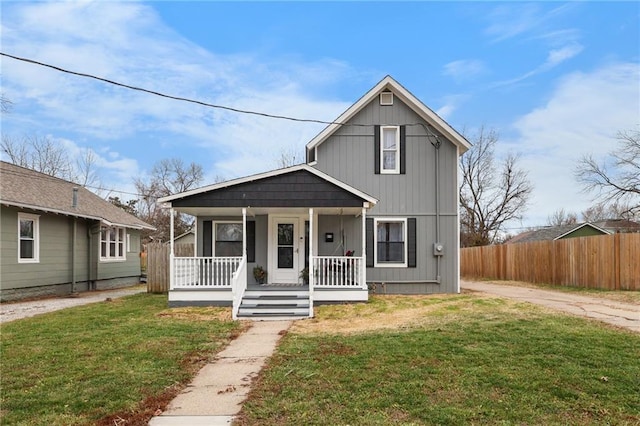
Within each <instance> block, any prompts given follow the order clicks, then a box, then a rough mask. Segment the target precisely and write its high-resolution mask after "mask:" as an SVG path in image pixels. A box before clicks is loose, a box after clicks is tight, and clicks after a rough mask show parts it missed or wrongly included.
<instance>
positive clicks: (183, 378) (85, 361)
mask: <svg viewBox="0 0 640 426" xmlns="http://www.w3.org/2000/svg"><path fill="white" fill-rule="evenodd" d="M166 304H167V298H166V295H165V296H163V295H148V294H140V295H135V296H131V297H125V298H121V299H113V300H111V301H105V302H101V303H96V304H91V305H86V306H82V307H76V308H71V309H65V310H62V311H57V312H53V313H50V314H45V315H40V316H37V317H33V318H27V319H23V320H19V321H14V322H10V323H6V324H3V325H2V341H1V343H0V345H1V346H0V350H1V352H0V354H1V356H2V363H1V366H0V377H1V385H2V395H1V402H2V404H1V408H2V410H1V411H0V414H1V417H0V423H2V424H3V425H4V424H6V425H89V424H92V425H93V424H110V425H113V424H126V425H133V424H146V422H147V421H148V418H149V417H150V416H151V415H152V414H153V412H154V411H155V410H156V409H157V408H159V407H161V406H162V405H163V404H166V402H168V401H169V400H170V399H171V398H172V397H173V396H174V395H175V394H176V393H177V392H178V391H179V390H180V389H181V388H182V387H183V386H184V384H185V383H187V382H188V381H189V379H190V378H191V377H192V376H193V375H194V374H195V372H196V371H197V370H198V369H199V367H200V366H202V364H203V362H205V361H206V360H207V359H208V358H209V357H211V356H212V355H213V354H214V353H215V352H217V351H218V350H219V349H220V348H221V347H222V346H223V345H225V344H226V343H227V342H228V341H229V340H230V339H231V338H232V337H233V336H234V335H235V334H237V333H238V332H239V328H240V327H241V325H240V324H238V323H234V322H232V321H231V320H230V318H228V317H229V316H230V315H228V309H226V310H221V309H215V308H199V309H191V310H189V309H182V310H168V309H167V308H166ZM125 421H126V423H125ZM118 422H120V423H118Z"/></svg>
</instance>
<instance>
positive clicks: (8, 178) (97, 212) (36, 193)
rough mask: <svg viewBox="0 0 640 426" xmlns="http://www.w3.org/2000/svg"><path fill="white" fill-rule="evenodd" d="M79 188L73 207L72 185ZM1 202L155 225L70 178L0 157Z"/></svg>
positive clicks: (120, 223)
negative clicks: (46, 172)
mask: <svg viewBox="0 0 640 426" xmlns="http://www.w3.org/2000/svg"><path fill="white" fill-rule="evenodd" d="M74 188H78V197H77V206H76V207H73V189H74ZM0 203H2V204H4V205H8V206H16V207H23V208H28V209H33V210H40V211H45V212H52V213H59V214H65V215H69V216H76V217H82V218H87V219H94V220H100V221H102V222H104V223H106V224H108V225H117V226H124V227H127V228H137V229H142V228H147V229H155V228H154V227H153V226H151V225H149V224H148V223H146V222H143V221H142V220H140V219H138V218H137V217H135V216H133V215H130V214H129V213H127V212H125V211H124V210H122V209H120V208H118V207H116V206H114V205H113V204H111V203H110V202H108V201H105V200H103V199H102V198H100V197H98V196H97V195H96V194H94V193H93V192H91V191H89V190H87V189H86V188H83V187H81V186H80V185H77V184H75V183H73V182H69V181H66V180H63V179H58V178H55V177H52V176H49V175H45V174H43V173H39V172H36V171H34V170H30V169H26V168H24V167H20V166H16V165H14V164H10V163H7V162H4V161H0Z"/></svg>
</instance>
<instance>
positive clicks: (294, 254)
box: [269, 217, 300, 284]
mask: <svg viewBox="0 0 640 426" xmlns="http://www.w3.org/2000/svg"><path fill="white" fill-rule="evenodd" d="M273 227H274V228H273V230H272V236H273V237H272V239H271V247H270V248H271V253H273V268H272V271H271V277H269V282H270V283H274V284H292V283H297V282H298V275H299V268H298V258H299V254H300V246H299V244H300V243H299V231H300V230H299V229H298V228H299V219H298V218H297V217H278V218H275V220H274V222H273Z"/></svg>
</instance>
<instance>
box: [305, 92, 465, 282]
mask: <svg viewBox="0 0 640 426" xmlns="http://www.w3.org/2000/svg"><path fill="white" fill-rule="evenodd" d="M420 122H423V123H424V121H423V120H422V119H421V118H420V117H419V116H418V114H416V113H415V112H414V111H413V110H412V109H411V108H409V107H408V106H407V105H406V104H404V103H403V102H402V101H401V100H400V99H399V98H398V97H395V99H394V104H393V105H392V106H381V105H379V102H378V98H377V97H375V98H374V100H373V101H372V102H370V103H369V104H368V105H366V106H365V107H364V108H363V109H362V110H361V111H360V112H358V113H357V114H356V115H355V116H354V117H353V118H352V119H351V120H350V122H349V123H353V124H358V125H365V126H343V127H341V128H339V129H338V130H337V131H336V132H335V133H334V134H333V135H331V136H330V137H329V138H328V139H327V140H326V141H324V142H323V143H322V144H320V145H319V146H318V147H317V152H316V163H315V164H314V167H316V168H317V169H319V170H321V171H323V172H324V173H327V174H328V175H330V176H333V177H335V178H336V179H339V180H341V181H343V182H345V183H347V184H349V185H351V186H353V187H355V188H358V189H359V190H361V191H363V192H365V193H367V194H369V195H371V196H373V197H375V198H377V199H378V200H380V201H379V202H378V204H376V206H375V207H374V208H372V209H371V210H369V212H368V213H367V217H415V218H416V230H417V247H416V250H417V259H418V260H417V267H416V268H368V269H367V280H368V281H370V282H374V283H380V284H382V283H387V284H389V285H386V286H384V288H383V290H384V291H386V292H390V293H392V292H399V293H437V292H455V291H457V289H458V212H457V197H458V185H457V170H458V155H457V149H456V146H455V145H454V144H453V143H452V142H450V141H449V140H447V139H446V138H445V137H444V136H442V135H440V134H438V136H439V140H440V141H441V146H440V148H439V171H440V172H439V175H438V179H436V176H435V170H436V168H435V167H436V166H435V164H436V148H435V147H434V146H433V145H432V143H431V142H432V141H434V138H433V137H427V136H428V133H427V132H426V131H425V129H424V128H423V127H422V126H420V125H412V124H416V123H420ZM374 125H407V126H406V146H405V149H406V155H405V156H404V158H405V160H406V163H405V167H406V174H397V175H393V174H392V175H389V174H375V170H374V166H375V165H374V158H375V149H374ZM430 131H432V132H434V133H435V132H436V131H435V130H434V129H433V128H430ZM436 180H437V181H438V184H437V187H436ZM436 194H437V196H438V197H439V198H438V202H439V203H440V206H439V210H440V241H436ZM436 242H440V243H443V244H444V250H445V254H444V255H443V256H442V258H441V260H440V262H441V265H440V276H441V283H440V284H431V283H424V284H416V283H402V282H403V281H405V282H406V281H412V282H419V281H421V280H434V279H436V265H437V258H436V257H435V256H433V244H434V243H436Z"/></svg>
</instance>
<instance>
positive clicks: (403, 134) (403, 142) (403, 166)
mask: <svg viewBox="0 0 640 426" xmlns="http://www.w3.org/2000/svg"><path fill="white" fill-rule="evenodd" d="M406 148H407V126H404V125H403V126H400V174H401V175H404V174H406V173H407V161H406V159H407V154H406V152H407V149H406Z"/></svg>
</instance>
